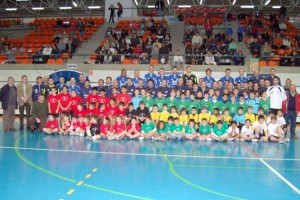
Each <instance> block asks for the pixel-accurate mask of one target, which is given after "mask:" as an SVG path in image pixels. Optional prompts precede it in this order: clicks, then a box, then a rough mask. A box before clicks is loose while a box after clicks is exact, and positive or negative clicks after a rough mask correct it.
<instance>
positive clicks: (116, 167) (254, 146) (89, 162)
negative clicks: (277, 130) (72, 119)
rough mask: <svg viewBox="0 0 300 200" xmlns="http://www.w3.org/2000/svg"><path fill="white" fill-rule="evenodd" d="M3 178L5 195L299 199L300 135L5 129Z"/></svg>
mask: <svg viewBox="0 0 300 200" xmlns="http://www.w3.org/2000/svg"><path fill="white" fill-rule="evenodd" d="M16 127H17V126H16ZM0 128H1V127H0ZM0 177H1V186H0V199H1V200H6V199H9V200H14V199H16V200H20V199H22V200H27V199H28V200H35V199H37V200H48V199H49V200H75V199H76V200H81V199H87V200H89V199H104V200H110V199H112V200H119V199H124V200H125V199H128V200H130V199H149V200H150V199H163V200H164V199H166V200H170V199H171V200H187V199H205V200H210V199H253V200H259V199H280V200H294V199H300V194H299V189H300V139H298V140H293V141H291V142H290V143H289V144H283V145H280V144H277V143H276V144H275V143H274V144H270V143H267V144H266V143H246V142H244V143H239V142H228V143H215V142H210V143H209V142H199V141H194V142H190V141H168V142H152V141H143V142H140V141H107V140H103V141H97V142H91V141H86V140H84V139H83V138H78V137H74V136H45V135H43V134H38V133H29V132H28V133H27V132H26V131H24V132H16V133H3V132H1V133H0Z"/></svg>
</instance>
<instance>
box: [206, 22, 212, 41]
mask: <svg viewBox="0 0 300 200" xmlns="http://www.w3.org/2000/svg"><path fill="white" fill-rule="evenodd" d="M204 29H205V35H206V36H207V38H210V37H212V31H213V25H212V24H211V23H210V19H206V22H205V23H204Z"/></svg>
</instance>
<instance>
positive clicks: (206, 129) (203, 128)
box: [199, 124, 211, 135]
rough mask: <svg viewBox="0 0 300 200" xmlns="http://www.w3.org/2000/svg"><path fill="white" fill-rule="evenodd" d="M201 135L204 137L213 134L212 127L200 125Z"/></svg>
mask: <svg viewBox="0 0 300 200" xmlns="http://www.w3.org/2000/svg"><path fill="white" fill-rule="evenodd" d="M199 133H200V134H202V135H208V134H209V133H211V127H210V125H208V124H207V125H206V126H203V125H200V126H199Z"/></svg>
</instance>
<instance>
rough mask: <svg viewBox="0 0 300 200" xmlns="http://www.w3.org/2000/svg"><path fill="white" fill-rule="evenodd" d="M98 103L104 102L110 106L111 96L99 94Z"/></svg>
mask: <svg viewBox="0 0 300 200" xmlns="http://www.w3.org/2000/svg"><path fill="white" fill-rule="evenodd" d="M98 103H99V104H104V105H105V107H108V106H109V98H108V97H106V96H98Z"/></svg>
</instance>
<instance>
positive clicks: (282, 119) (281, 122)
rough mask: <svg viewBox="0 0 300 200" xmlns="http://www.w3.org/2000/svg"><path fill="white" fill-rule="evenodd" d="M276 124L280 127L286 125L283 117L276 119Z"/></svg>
mask: <svg viewBox="0 0 300 200" xmlns="http://www.w3.org/2000/svg"><path fill="white" fill-rule="evenodd" d="M277 123H278V124H279V125H280V126H284V125H286V121H285V119H284V117H283V116H281V117H277Z"/></svg>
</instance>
